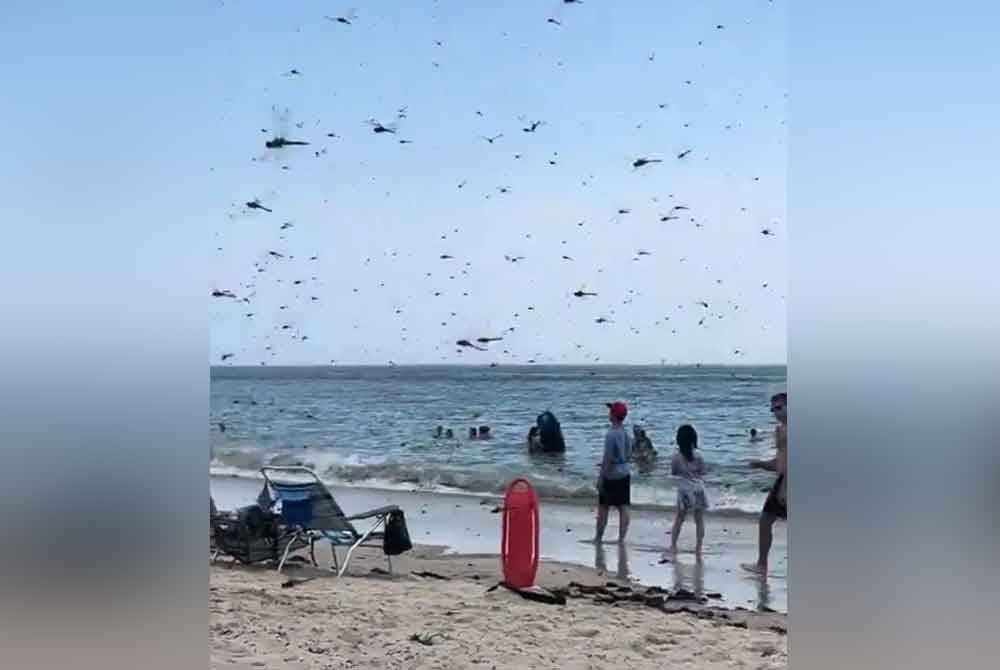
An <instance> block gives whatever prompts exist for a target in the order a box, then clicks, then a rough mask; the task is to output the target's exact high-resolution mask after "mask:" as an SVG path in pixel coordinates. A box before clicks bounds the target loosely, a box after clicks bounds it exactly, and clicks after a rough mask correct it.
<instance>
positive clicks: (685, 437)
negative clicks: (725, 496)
mask: <svg viewBox="0 0 1000 670" xmlns="http://www.w3.org/2000/svg"><path fill="white" fill-rule="evenodd" d="M697 448H698V433H697V432H695V429H694V427H693V426H690V425H688V424H684V425H683V426H681V427H680V428H678V429H677V452H676V453H675V454H674V457H673V459H672V460H671V462H670V473H671V474H672V475H673V476H674V477H678V478H679V481H678V482H677V513H676V516H675V517H674V528H673V530H672V531H671V533H670V554H671V555H672V556H676V555H677V538H678V536H680V534H681V527H682V526H683V525H684V520H685V518H686V517H687V513H688V510H691V511H692V512H694V525H695V532H696V533H697V543H696V544H695V549H694V553H695V555H696V556H697V558H698V560H699V561H700V560H701V545H702V540H703V539H704V538H705V517H704V512H705V510H706V509H708V498H707V497H706V496H705V485H704V483H703V482H702V477H704V476H705V461H703V460H702V458H701V455H699V454H696V453H695V449H697Z"/></svg>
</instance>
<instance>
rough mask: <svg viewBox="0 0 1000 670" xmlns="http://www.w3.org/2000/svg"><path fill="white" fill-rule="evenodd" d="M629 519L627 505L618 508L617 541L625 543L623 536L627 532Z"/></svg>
mask: <svg viewBox="0 0 1000 670" xmlns="http://www.w3.org/2000/svg"><path fill="white" fill-rule="evenodd" d="M630 521H631V519H630V518H629V514H628V505H622V506H621V507H619V508H618V543H619V544H625V536H626V535H627V534H628V524H629V522H630Z"/></svg>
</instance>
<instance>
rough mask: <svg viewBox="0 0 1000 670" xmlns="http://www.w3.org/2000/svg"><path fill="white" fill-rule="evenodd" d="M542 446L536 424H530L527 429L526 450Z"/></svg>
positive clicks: (538, 448)
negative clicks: (529, 427)
mask: <svg viewBox="0 0 1000 670" xmlns="http://www.w3.org/2000/svg"><path fill="white" fill-rule="evenodd" d="M541 448H542V438H541V436H540V435H539V430H538V426H532V427H531V429H530V430H529V431H528V451H540V450H541Z"/></svg>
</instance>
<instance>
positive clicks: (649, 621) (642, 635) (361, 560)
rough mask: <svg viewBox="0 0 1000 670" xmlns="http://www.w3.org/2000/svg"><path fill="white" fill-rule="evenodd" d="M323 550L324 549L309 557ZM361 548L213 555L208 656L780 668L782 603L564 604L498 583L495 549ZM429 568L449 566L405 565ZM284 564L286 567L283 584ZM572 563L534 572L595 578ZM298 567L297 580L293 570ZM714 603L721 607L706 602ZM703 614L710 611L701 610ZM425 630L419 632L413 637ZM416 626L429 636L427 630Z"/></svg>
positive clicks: (266, 664)
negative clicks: (391, 555) (323, 562)
mask: <svg viewBox="0 0 1000 670" xmlns="http://www.w3.org/2000/svg"><path fill="white" fill-rule="evenodd" d="M321 558H322V557H321ZM393 565H394V568H395V573H396V574H395V576H393V577H388V576H387V575H383V574H378V573H377V572H373V568H384V567H385V562H384V560H383V558H382V556H381V552H380V551H379V550H378V549H377V548H376V549H365V550H363V551H362V552H361V553H359V554H358V556H357V557H356V558H354V559H352V562H351V568H350V572H349V574H348V575H345V577H343V578H339V579H338V578H337V577H335V576H332V575H331V573H330V572H329V571H328V570H316V569H313V568H307V567H298V566H297V567H294V568H291V569H287V570H286V573H287V574H285V575H281V576H279V575H278V574H277V573H276V572H275V570H274V569H273V568H263V567H243V566H232V565H230V564H228V563H227V562H226V559H220V561H219V562H218V563H217V564H215V565H213V566H212V568H211V585H210V590H211V592H210V617H211V618H210V631H211V633H210V643H211V657H212V668H218V669H222V668H274V669H276V670H291V669H298V668H303V669H305V668H317V669H318V668H331V669H332V668H338V669H339V668H448V669H452V668H561V669H564V668H612V667H614V668H618V669H619V670H623V669H624V668H658V669H659V668H663V667H671V668H675V667H679V668H784V667H786V666H787V663H788V643H787V637H786V635H785V634H783V633H780V632H776V629H784V627H785V619H786V617H785V615H781V614H759V613H751V612H733V611H731V610H730V611H728V613H725V612H722V611H718V612H712V611H710V610H708V609H707V608H701V609H699V608H695V610H696V611H694V612H687V611H678V612H671V613H667V612H664V611H661V610H657V609H652V608H650V607H646V606H644V605H642V604H640V603H618V604H614V605H604V604H595V603H594V602H593V601H591V600H588V599H574V598H570V599H569V600H568V601H567V603H566V604H565V605H551V604H543V603H537V602H532V601H528V600H525V599H523V598H521V597H520V596H518V595H516V594H514V593H511V592H510V591H507V590H505V589H503V588H500V589H496V590H494V591H492V592H487V589H488V588H489V587H490V586H493V585H494V584H496V582H497V581H498V579H499V565H498V561H497V558H496V557H495V556H463V555H454V554H451V555H443V554H442V553H441V552H440V550H438V549H433V548H429V547H417V548H415V549H414V551H412V552H410V553H409V554H406V555H404V556H402V557H398V558H397V559H396V560H394V563H393ZM419 571H429V572H433V573H435V574H437V575H440V576H443V577H447V579H435V578H432V577H416V576H413V575H412V574H411V573H413V572H419ZM289 578H292V579H293V580H295V582H296V583H295V584H294V586H292V587H288V588H285V587H283V586H282V584H283V583H287V581H288V580H289ZM606 579H607V577H602V576H600V575H598V574H597V573H596V572H595V571H594V570H592V569H588V568H584V567H581V566H574V565H567V564H560V563H552V562H546V563H543V564H542V565H540V566H539V575H538V579H537V582H538V584H540V585H541V586H545V587H549V588H558V587H565V586H566V585H567V584H568V583H569V582H570V581H575V582H580V583H583V584H603V583H604V581H605V580H606ZM300 580H301V581H300ZM713 614H719V615H721V616H722V617H726V618H727V619H728V620H726V621H723V620H721V619H720V618H718V617H715V616H712V615H713ZM706 616H712V618H704V617H706ZM413 635H420V636H424V639H425V641H429V642H430V644H422V643H421V642H418V641H415V640H412V639H411V637H412V636H413ZM427 636H430V639H429V640H427Z"/></svg>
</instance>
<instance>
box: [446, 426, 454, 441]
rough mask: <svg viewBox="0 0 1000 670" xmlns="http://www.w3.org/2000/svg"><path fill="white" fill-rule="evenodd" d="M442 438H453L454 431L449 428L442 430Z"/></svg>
mask: <svg viewBox="0 0 1000 670" xmlns="http://www.w3.org/2000/svg"><path fill="white" fill-rule="evenodd" d="M444 438H445V439H446V440H453V439H455V431H453V430H452V429H451V428H449V429H448V430H446V431H444Z"/></svg>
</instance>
